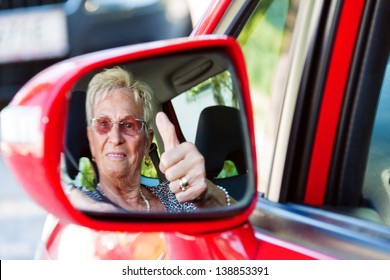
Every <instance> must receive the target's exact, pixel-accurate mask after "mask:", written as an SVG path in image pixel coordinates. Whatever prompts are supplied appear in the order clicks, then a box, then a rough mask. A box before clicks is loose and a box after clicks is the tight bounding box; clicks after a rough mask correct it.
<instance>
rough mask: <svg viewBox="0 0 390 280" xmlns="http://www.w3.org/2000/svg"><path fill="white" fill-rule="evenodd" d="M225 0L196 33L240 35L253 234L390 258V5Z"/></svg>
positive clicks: (313, 248)
mask: <svg viewBox="0 0 390 280" xmlns="http://www.w3.org/2000/svg"><path fill="white" fill-rule="evenodd" d="M222 2H224V3H220V5H219V6H217V5H215V6H214V7H213V8H214V11H215V14H216V15H217V17H216V18H215V21H214V22H213V21H211V22H210V21H208V22H201V23H200V24H199V25H198V26H197V28H195V31H194V33H193V34H204V33H217V34H227V35H230V36H234V37H236V38H237V40H238V42H239V43H240V44H241V47H242V49H243V52H244V55H245V57H246V63H247V71H248V75H249V82H250V87H251V98H252V104H253V107H254V112H255V113H254V114H255V115H254V119H255V129H256V137H257V158H258V161H259V164H258V167H259V168H258V171H257V172H258V175H259V178H260V179H259V185H258V186H257V187H258V191H259V192H260V194H261V195H260V198H259V201H258V206H257V209H256V211H255V212H254V213H253V215H252V217H251V222H252V225H253V226H254V228H255V231H256V236H257V237H258V238H260V239H262V240H268V241H269V242H270V243H272V244H274V245H281V244H283V245H281V246H284V247H285V248H295V249H296V251H301V252H306V253H307V254H308V255H311V256H312V257H315V258H324V257H325V258H327V257H329V258H389V257H390V255H389V253H390V247H389V241H390V234H389V233H390V230H389V227H388V226H389V217H390V212H389V205H390V203H389V202H390V200H389V198H390V192H389V187H388V181H389V180H388V178H389V175H388V174H389V171H388V166H387V165H386V163H387V162H388V154H389V153H388V150H386V148H385V143H386V139H387V138H386V137H387V136H386V135H387V130H388V129H386V128H384V127H386V126H385V125H384V124H385V123H386V120H387V119H386V117H385V113H384V112H385V111H386V109H385V108H386V105H385V104H386V101H385V100H386V93H387V92H388V86H387V83H388V82H387V81H388V79H389V78H388V74H386V75H387V76H384V72H385V69H386V65H387V64H388V56H389V32H388V30H387V29H388V28H386V26H387V25H388V19H387V18H386V16H385V15H386V13H387V14H388V12H389V3H388V2H386V1H363V0H362V1H299V0H296V1H295V0H293V1H288V0H275V1H244V2H240V3H237V2H238V1H231V2H230V3H227V2H228V1H222ZM224 8H225V9H226V10H225V11H224V12H223V13H222V12H221V10H223V9H224ZM218 11H219V12H218ZM381 88H382V91H381ZM380 92H382V93H380ZM379 96H380V98H381V99H380V101H379V107H378V113H377V115H376V117H375V112H376V108H377V106H378V98H379ZM387 108H388V107H387ZM374 118H375V120H374ZM373 127H374V130H373ZM378 162H381V165H380V164H379V163H378ZM297 248H299V249H297ZM276 251H277V250H275V251H274V252H276ZM258 254H259V257H266V258H273V257H274V258H280V255H278V254H272V250H269V252H268V253H267V252H265V251H264V250H259V252H258Z"/></svg>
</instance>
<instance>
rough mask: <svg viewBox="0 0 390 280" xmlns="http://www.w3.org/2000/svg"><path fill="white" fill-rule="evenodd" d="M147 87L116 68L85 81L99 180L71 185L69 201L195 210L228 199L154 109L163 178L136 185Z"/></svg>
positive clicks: (92, 206)
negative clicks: (151, 184) (153, 184)
mask: <svg viewBox="0 0 390 280" xmlns="http://www.w3.org/2000/svg"><path fill="white" fill-rule="evenodd" d="M151 98H152V97H151V90H150V87H149V86H147V85H146V84H145V83H143V82H141V81H137V80H134V79H133V77H132V74H131V73H129V72H127V71H125V70H124V69H122V68H120V67H115V68H112V69H107V70H104V71H103V72H101V73H99V74H97V75H95V76H94V78H93V79H92V80H91V82H90V84H89V86H88V91H87V101H86V114H87V122H88V127H87V134H88V139H89V145H90V149H91V152H92V156H93V158H92V160H93V161H95V162H96V166H97V170H98V173H99V180H100V182H99V183H94V184H93V186H92V187H88V188H87V187H86V186H82V185H81V186H79V185H77V184H76V183H73V185H72V190H71V191H70V194H69V198H70V201H71V202H72V203H73V204H74V205H75V206H76V207H78V208H79V209H82V210H90V211H115V212H121V211H145V212H151V211H164V212H165V211H166V212H195V211H196V210H197V209H198V208H205V207H217V206H226V205H230V204H231V203H233V201H234V200H233V199H232V198H231V197H230V196H229V194H228V193H227V192H226V190H225V189H224V188H223V187H220V186H216V185H214V184H213V183H211V182H210V181H209V180H207V179H206V177H205V166H204V158H203V156H202V155H201V154H200V153H199V152H198V150H197V149H196V147H195V146H194V145H193V144H191V143H187V142H185V143H181V144H180V143H179V141H178V139H177V138H176V134H175V129H174V126H173V124H172V123H170V121H169V120H168V118H167V116H166V115H165V114H164V113H162V112H160V113H158V114H157V116H156V124H157V127H158V130H159V132H160V134H161V137H162V139H163V142H164V147H165V152H164V153H163V154H162V155H161V160H160V166H159V168H160V169H161V171H162V172H163V173H164V174H165V176H166V178H167V180H168V181H165V182H163V183H161V184H160V185H158V186H157V187H149V186H145V185H142V184H141V183H140V182H141V165H142V161H143V160H144V158H145V159H146V160H147V161H150V158H149V147H150V144H151V142H152V139H153V135H154V133H153V130H152V129H149V128H148V122H149V121H150V119H151Z"/></svg>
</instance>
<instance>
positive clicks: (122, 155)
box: [106, 152, 126, 160]
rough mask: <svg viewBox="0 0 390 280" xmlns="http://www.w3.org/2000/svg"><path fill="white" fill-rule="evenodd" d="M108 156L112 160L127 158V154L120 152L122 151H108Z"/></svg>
mask: <svg viewBox="0 0 390 280" xmlns="http://www.w3.org/2000/svg"><path fill="white" fill-rule="evenodd" d="M106 157H108V158H109V159H112V160H122V159H124V158H126V154H125V153H120V152H113V153H107V154H106Z"/></svg>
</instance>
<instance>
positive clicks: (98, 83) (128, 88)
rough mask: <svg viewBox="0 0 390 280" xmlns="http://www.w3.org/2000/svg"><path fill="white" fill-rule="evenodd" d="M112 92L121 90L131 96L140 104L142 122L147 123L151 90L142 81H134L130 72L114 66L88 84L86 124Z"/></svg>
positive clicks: (149, 117) (149, 113) (149, 114)
mask: <svg viewBox="0 0 390 280" xmlns="http://www.w3.org/2000/svg"><path fill="white" fill-rule="evenodd" d="M113 90H123V91H124V92H127V93H130V94H133V96H134V100H135V102H136V103H137V104H138V103H139V102H142V106H143V113H144V116H143V117H144V121H146V123H149V121H150V119H151V115H152V103H151V101H152V89H151V88H150V86H149V85H148V84H146V83H144V82H142V81H139V80H135V79H134V76H133V74H132V73H131V72H129V71H126V70H124V69H123V68H121V67H119V66H116V67H113V68H109V69H104V70H103V71H102V72H100V73H98V74H96V75H95V76H94V77H93V78H92V80H91V81H90V82H89V85H88V89H87V99H86V104H85V109H86V116H87V123H88V125H89V124H90V122H91V119H92V109H93V107H94V106H96V104H98V103H99V102H100V101H102V100H103V99H104V98H106V97H107V96H108V95H109V94H110V92H112V91H113Z"/></svg>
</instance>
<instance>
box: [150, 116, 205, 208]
mask: <svg viewBox="0 0 390 280" xmlns="http://www.w3.org/2000/svg"><path fill="white" fill-rule="evenodd" d="M156 124H157V128H158V130H159V132H160V135H161V138H162V140H163V142H164V149H165V151H164V153H163V154H162V155H161V159H160V170H161V172H163V173H164V174H165V177H166V179H167V180H168V181H169V182H170V184H169V187H170V189H171V191H172V192H173V193H174V194H175V195H176V198H177V200H178V201H179V202H191V201H193V200H195V199H197V198H198V197H200V196H201V195H202V194H205V192H206V191H207V186H208V183H207V179H206V170H205V164H204V157H203V156H202V155H201V154H200V152H199V151H198V149H197V148H196V147H195V145H194V144H192V143H189V142H184V143H180V142H179V140H178V139H177V136H176V131H175V126H174V125H173V124H172V123H171V122H170V121H169V119H168V117H167V116H166V115H165V114H164V113H162V112H159V113H158V114H157V115H156Z"/></svg>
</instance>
